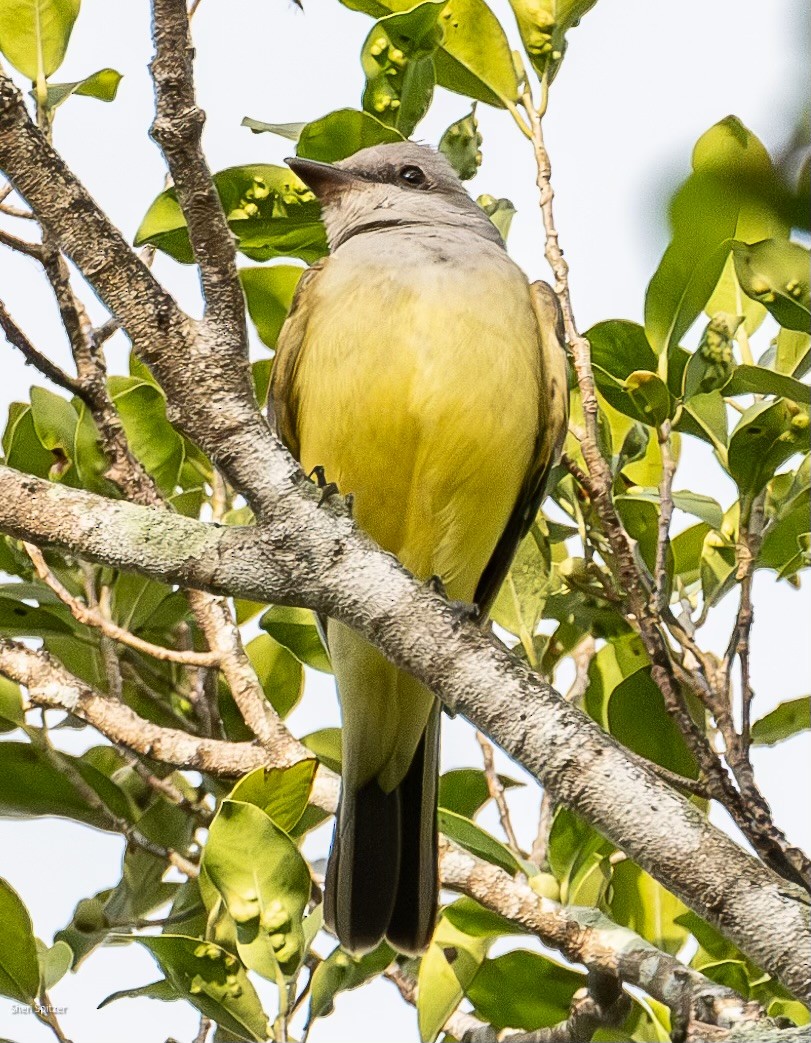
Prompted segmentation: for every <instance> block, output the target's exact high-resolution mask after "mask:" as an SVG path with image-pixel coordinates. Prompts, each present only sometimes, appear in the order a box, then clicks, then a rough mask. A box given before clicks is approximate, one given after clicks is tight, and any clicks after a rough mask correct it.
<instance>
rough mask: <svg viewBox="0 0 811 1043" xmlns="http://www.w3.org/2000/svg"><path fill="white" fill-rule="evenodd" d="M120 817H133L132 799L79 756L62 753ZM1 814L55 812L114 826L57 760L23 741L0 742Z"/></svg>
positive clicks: (91, 823) (98, 825)
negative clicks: (73, 783)
mask: <svg viewBox="0 0 811 1043" xmlns="http://www.w3.org/2000/svg"><path fill="white" fill-rule="evenodd" d="M59 758H60V760H61V761H62V762H64V763H65V764H66V765H68V766H69V767H70V768H72V769H74V770H75V771H77V772H78V773H79V775H81V777H82V779H83V780H84V782H85V783H87V785H88V786H91V787H92V788H93V789H94V790H95V791H96V793H97V794H98V795H99V797H101V799H102V801H103V802H104V803H105V804H106V805H107V807H108V808H110V810H111V811H112V812H113V813H114V814H115V815H118V816H119V817H120V818H130V817H131V808H130V804H129V801H128V800H127V798H126V796H125V795H124V793H123V792H122V791H121V790H120V789H119V788H118V786H117V785H116V784H115V783H114V782H112V781H111V780H110V779H108V778H107V777H106V775H104V774H103V773H102V772H100V771H99V770H98V769H97V768H94V767H93V766H92V765H91V764H89V763H88V762H86V761H83V760H82V758H80V757H71V756H70V755H68V754H59ZM0 815H3V816H5V817H8V818H34V817H39V816H43V815H56V816H59V817H61V818H70V819H76V820H77V821H79V822H84V823H86V824H87V825H89V826H95V827H96V828H97V829H113V828H114V827H113V826H112V825H111V823H110V820H109V818H108V816H106V815H104V813H103V812H102V811H100V810H99V808H97V807H94V806H92V805H91V804H89V803H88V802H87V800H86V799H85V797H84V796H83V794H81V793H80V792H79V790H77V789H76V788H75V787H74V786H73V785H72V784H71V782H70V779H69V778H68V777H67V776H66V775H65V772H64V771H63V770H60V768H59V767H58V765H57V764H56V763H52V762H51V760H49V759H48V757H47V756H46V755H45V753H43V752H42V751H40V750H39V749H37V747H35V746H32V745H31V744H30V743H23V742H3V743H0Z"/></svg>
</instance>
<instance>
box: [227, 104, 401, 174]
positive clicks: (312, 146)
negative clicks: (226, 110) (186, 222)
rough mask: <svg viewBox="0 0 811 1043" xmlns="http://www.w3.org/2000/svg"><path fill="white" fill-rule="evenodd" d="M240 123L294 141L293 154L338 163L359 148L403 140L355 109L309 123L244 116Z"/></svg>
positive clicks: (366, 113) (251, 128) (322, 117)
mask: <svg viewBox="0 0 811 1043" xmlns="http://www.w3.org/2000/svg"><path fill="white" fill-rule="evenodd" d="M242 126H243V127H248V128H249V129H250V130H252V131H253V133H254V134H262V133H268V134H278V135H279V136H280V137H283V138H287V139H288V140H289V141H295V142H297V143H298V147H297V149H296V155H298V156H300V157H301V158H303V159H317V160H320V161H321V162H322V163H337V162H338V161H339V160H341V159H346V158H347V157H348V156H352V155H354V154H355V153H356V152H359V151H360V150H361V149H362V148H369V147H370V146H372V145H388V144H392V143H395V142H397V141H403V140H404V139H403V135H402V134H401V133H400V132H399V131H398V130H396V129H395V128H394V127H387V126H386V124H385V123H381V122H380V120H379V119H377V118H376V117H375V116H372V115H371V114H370V113H368V112H358V110H357V109H337V110H336V111H335V112H330V113H328V114H327V115H326V116H321V117H320V118H319V119H317V120H312V121H311V122H310V123H263V122H262V121H261V120H255V119H250V118H249V117H247V116H246V117H245V119H243V121H242Z"/></svg>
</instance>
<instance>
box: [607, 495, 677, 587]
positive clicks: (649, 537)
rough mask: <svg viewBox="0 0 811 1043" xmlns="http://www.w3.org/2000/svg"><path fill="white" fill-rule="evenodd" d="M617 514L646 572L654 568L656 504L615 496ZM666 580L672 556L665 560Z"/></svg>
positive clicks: (669, 574)
mask: <svg viewBox="0 0 811 1043" xmlns="http://www.w3.org/2000/svg"><path fill="white" fill-rule="evenodd" d="M616 504H617V513H618V514H619V516H620V518H621V519H622V524H623V525H624V526H625V529H626V531H627V533H628V535H629V536H630V537H631V539H632V540H636V542H637V544H638V549H639V554H640V555H641V557H642V560H643V561H644V562H645V565H646V566H647V568H648V571H649V572H651V573H653V571H654V569H655V567H656V550H657V545H658V542H659V506H658V498H657V502H651V500H648V499H645V498H643V497H641V496H617V497H616ZM666 565H667V576H668V580H669V579H670V577H672V574H673V560H672V555H671V554H670V553H668V556H667V559H666Z"/></svg>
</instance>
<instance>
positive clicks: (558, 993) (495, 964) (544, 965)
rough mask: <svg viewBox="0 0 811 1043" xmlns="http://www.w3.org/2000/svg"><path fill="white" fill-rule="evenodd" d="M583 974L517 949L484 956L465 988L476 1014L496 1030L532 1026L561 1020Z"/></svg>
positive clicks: (581, 982) (563, 1018)
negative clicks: (495, 955)
mask: <svg viewBox="0 0 811 1043" xmlns="http://www.w3.org/2000/svg"><path fill="white" fill-rule="evenodd" d="M585 984H586V977H585V975H583V974H580V973H579V972H578V971H572V970H569V968H568V967H562V966H561V965H560V964H558V963H554V962H553V961H552V960H550V959H549V958H548V957H546V956H541V955H539V954H538V953H534V952H527V951H525V950H523V949H517V950H515V951H514V952H508V953H505V954H504V955H503V956H497V957H496V958H495V959H494V960H486V961H485V962H484V963H483V964H482V965H481V967H480V969H479V971H478V973H477V974H476V977H475V978H474V979H473V981H472V983H471V985H470V986H469V988H468V989H467V997H468V999H469V1000H470V1002H471V1003H472V1004H473V1008H474V1010H475V1012H476V1014H477V1015H478V1016H479V1017H480V1018H482V1019H483V1020H484V1021H487V1022H488V1023H489V1024H491V1025H492V1026H493V1028H494V1029H496V1031H501V1030H502V1029H505V1028H517V1029H526V1030H527V1031H530V1032H533V1031H535V1029H539V1028H543V1027H545V1026H549V1025H556V1024H557V1023H558V1022H560V1021H565V1020H566V1018H567V1016H568V1012H569V1007H570V1005H571V1002H572V996H574V994H575V992H577V990H578V989H581V988H583V986H584V985H585Z"/></svg>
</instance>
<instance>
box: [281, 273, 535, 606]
mask: <svg viewBox="0 0 811 1043" xmlns="http://www.w3.org/2000/svg"><path fill="white" fill-rule="evenodd" d="M334 260H335V259H333V262H334ZM331 263H332V262H331ZM508 265H509V262H508ZM504 267H505V274H504V276H503V278H501V279H500V280H499V278H498V277H497V273H496V277H494V276H493V272H492V271H488V272H487V273H485V272H483V271H482V272H481V273H479V272H478V271H477V270H476V269H473V270H472V271H467V272H465V271H461V272H460V271H456V272H454V271H452V270H451V271H447V270H446V269H447V266H446V268H443V267H442V266H438V265H437V266H431V268H429V269H428V270H427V271H424V272H415V273H414V275H413V277H412V278H410V279H409V278H404V277H403V273H402V272H400V271H397V270H394V269H392V270H390V271H385V270H384V271H382V272H380V271H377V272H376V273H375V277H374V278H373V279H371V280H369V281H366V280H362V281H360V282H359V281H358V279H357V278H354V279H353V278H351V277H350V273H349V272H347V273H343V272H341V270H340V266H337V265H336V266H334V267H333V269H332V273H331V279H332V281H333V285H331V286H327V285H322V287H320V289H321V291H322V296H321V301H320V302H319V305H320V306H319V307H318V308H317V309H314V311H313V320H312V321H311V323H310V324H309V326H308V329H307V335H306V340H305V343H304V345H303V348H302V353H301V356H300V362H299V368H298V371H297V373H296V377H295V383H296V390H297V394H298V397H299V410H298V423H299V428H298V430H299V438H300V453H301V463H302V466H303V468H304V470H305V471H309V470H311V469H312V468H313V467H315V466H316V465H319V464H320V465H322V466H323V467H324V469H325V473H326V477H327V479H328V480H329V481H332V482H335V483H336V484H337V485H338V487H339V488H340V490H341V492H342V493H344V494H347V493H352V494H353V497H354V510H355V517H356V519H357V521H358V524H359V525H360V526H361V527H362V528H363V529H365V530H366V531H367V532H368V533H369V534H370V535H371V536H372V538H373V539H375V540H376V542H377V543H379V544H380V545H381V546H382V547H383V548H384V549H386V550H388V551H390V552H392V553H394V554H395V555H397V557H398V558H399V559H400V561H402V562H403V564H404V565H405V566H406V568H408V569H409V570H410V571H411V572H413V573H414V574H415V575H416V576H418V577H420V578H428V577H429V576H431V575H437V576H439V577H441V579H442V580H443V582H444V583H445V586H446V589H447V591H448V593H449V595H450V596H451V597H453V598H457V599H460V600H465V601H470V600H472V598H473V595H474V593H475V589H476V585H477V583H478V580H479V577H480V576H481V573H482V571H483V569H484V567H485V565H486V563H487V561H488V560H489V558H490V555H491V554H492V552H493V550H494V548H495V545H496V542H497V541H498V538H499V536H500V535H501V533H502V531H503V530H504V527H505V525H506V523H507V519H508V518H509V515H510V512H511V511H512V508H513V506H514V504H515V502H516V498H517V496H518V493H519V489H520V486H521V483H522V481H523V480H524V477H525V476H526V473H527V471H528V469H529V466H530V461H531V456H532V451H533V446H534V442H535V437H536V434H537V425H538V395H539V371H538V334H537V327H536V324H535V318H534V314H533V313H532V309H531V305H530V300H529V295H528V290H527V284H526V281H525V280H524V278H523V276H522V275H520V273H519V272H518V270H517V269H515V268H514V267H513V266H512V265H509V266H504ZM326 276H327V271H326V270H325V272H324V273H323V276H322V279H324V277H326ZM327 301H334V302H335V304H334V305H331V304H327V303H326V302H327Z"/></svg>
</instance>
